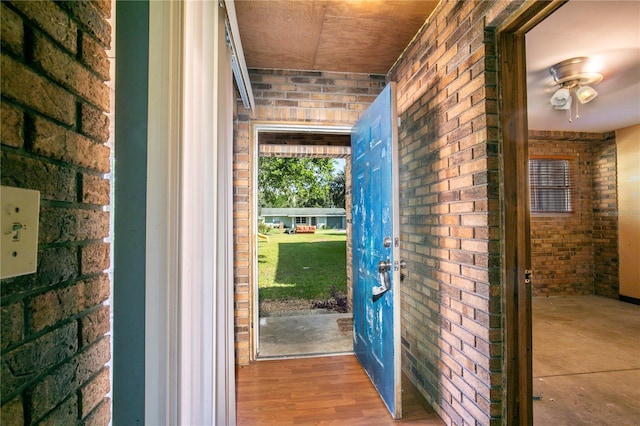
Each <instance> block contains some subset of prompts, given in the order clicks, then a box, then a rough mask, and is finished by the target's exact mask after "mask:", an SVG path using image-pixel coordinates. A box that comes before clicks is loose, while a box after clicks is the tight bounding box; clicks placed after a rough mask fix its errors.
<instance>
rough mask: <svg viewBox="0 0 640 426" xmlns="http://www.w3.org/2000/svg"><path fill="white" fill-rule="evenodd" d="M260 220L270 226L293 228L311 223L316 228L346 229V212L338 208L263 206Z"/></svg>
mask: <svg viewBox="0 0 640 426" xmlns="http://www.w3.org/2000/svg"><path fill="white" fill-rule="evenodd" d="M260 220H262V221H264V223H265V224H266V225H269V226H271V227H278V226H280V222H282V223H283V224H284V227H285V228H295V226H296V225H311V226H315V227H316V228H318V229H322V228H330V229H346V228H347V213H346V210H345V209H340V208H267V207H265V208H263V209H262V211H261V212H260Z"/></svg>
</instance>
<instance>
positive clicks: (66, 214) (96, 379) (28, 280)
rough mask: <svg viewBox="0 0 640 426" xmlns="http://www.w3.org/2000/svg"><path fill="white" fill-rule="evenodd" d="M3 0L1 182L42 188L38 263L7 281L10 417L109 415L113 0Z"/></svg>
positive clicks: (26, 420)
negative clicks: (31, 271) (31, 270)
mask: <svg viewBox="0 0 640 426" xmlns="http://www.w3.org/2000/svg"><path fill="white" fill-rule="evenodd" d="M0 7H1V8H2V10H1V17H2V25H1V29H2V32H1V40H2V68H1V72H2V75H1V80H2V110H1V114H2V115H1V121H2V132H1V140H2V165H1V175H2V185H7V186H14V187H19V188H28V189H35V190H38V191H40V197H41V199H40V233H39V240H38V267H37V272H36V273H35V274H30V275H25V276H21V277H15V278H9V279H5V280H2V286H1V291H2V293H1V305H2V318H1V321H2V330H1V331H2V340H1V346H2V347H1V350H2V353H1V354H2V385H1V386H2V388H1V389H2V390H1V394H2V412H1V416H2V424H7V425H9V424H35V423H39V422H43V424H64V425H72V424H97V425H99V424H108V423H109V419H110V416H111V414H110V409H111V408H110V402H109V400H108V399H107V398H106V394H107V393H108V392H109V389H110V382H109V368H108V367H107V366H105V364H106V363H107V362H108V361H109V359H110V341H109V336H106V335H105V334H106V333H107V332H108V331H109V329H110V318H109V317H110V315H109V312H110V310H109V306H108V305H107V304H106V303H105V302H106V301H107V299H108V298H109V292H110V290H109V288H110V286H109V277H108V275H107V274H106V273H105V272H104V271H105V269H107V268H108V267H109V252H110V245H109V244H108V243H106V242H104V239H105V238H106V237H108V236H109V213H108V212H107V211H105V210H104V206H107V205H108V204H109V201H110V189H109V181H108V180H106V179H105V173H108V172H109V171H110V159H109V156H110V150H109V148H108V147H107V146H106V145H105V143H106V142H107V140H108V138H109V119H108V118H107V115H106V113H107V112H108V111H109V107H110V105H109V89H108V87H107V85H106V83H105V81H106V80H108V79H109V61H108V59H107V55H106V49H108V48H109V46H110V42H111V28H110V25H109V23H108V21H107V20H108V18H109V15H110V8H111V2H110V1H109V0H103V1H94V2H87V1H73V2H71V1H69V2H53V1H42V2H26V1H10V2H9V1H8V2H4V1H3V2H2V5H1V6H0Z"/></svg>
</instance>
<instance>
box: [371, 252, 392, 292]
mask: <svg viewBox="0 0 640 426" xmlns="http://www.w3.org/2000/svg"><path fill="white" fill-rule="evenodd" d="M389 271H391V261H390V260H389V259H387V261H386V262H385V261H384V260H381V261H380V262H378V280H379V281H380V285H379V286H377V287H374V288H373V297H377V296H380V295H381V294H382V293H384V292H386V291H388V290H389V289H390V288H391V276H390V274H389Z"/></svg>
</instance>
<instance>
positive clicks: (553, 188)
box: [529, 158, 575, 213]
mask: <svg viewBox="0 0 640 426" xmlns="http://www.w3.org/2000/svg"><path fill="white" fill-rule="evenodd" d="M529 184H530V188H531V211H532V212H535V213H545V212H548V213H570V212H572V211H573V206H572V202H571V199H572V193H573V191H574V188H575V178H574V176H573V173H572V170H571V162H570V160H569V159H549V158H532V159H530V160H529Z"/></svg>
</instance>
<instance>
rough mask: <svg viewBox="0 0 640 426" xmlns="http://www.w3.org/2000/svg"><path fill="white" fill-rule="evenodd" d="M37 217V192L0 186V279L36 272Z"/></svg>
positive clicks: (38, 202) (38, 209) (38, 211)
mask: <svg viewBox="0 0 640 426" xmlns="http://www.w3.org/2000/svg"><path fill="white" fill-rule="evenodd" d="M39 217H40V192H39V191H33V190H30V189H21V188H13V187H10V186H2V187H0V232H2V234H1V235H0V252H1V253H0V255H1V259H0V278H10V277H16V276H18V275H26V274H32V273H34V272H36V269H37V267H38V224H39Z"/></svg>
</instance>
